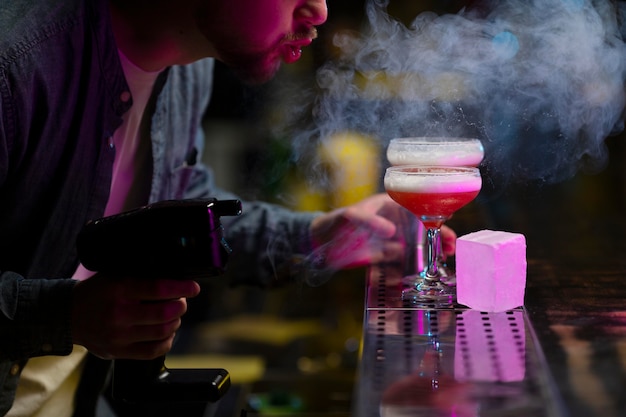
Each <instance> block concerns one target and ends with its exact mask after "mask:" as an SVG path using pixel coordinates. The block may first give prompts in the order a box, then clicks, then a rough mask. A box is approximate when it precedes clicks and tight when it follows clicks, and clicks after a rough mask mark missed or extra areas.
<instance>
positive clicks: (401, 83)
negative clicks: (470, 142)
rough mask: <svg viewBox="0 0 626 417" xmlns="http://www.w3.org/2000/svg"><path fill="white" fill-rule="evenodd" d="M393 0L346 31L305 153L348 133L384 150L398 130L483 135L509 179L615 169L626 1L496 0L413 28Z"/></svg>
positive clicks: (425, 17)
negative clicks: (612, 155) (611, 147)
mask: <svg viewBox="0 0 626 417" xmlns="http://www.w3.org/2000/svg"><path fill="white" fill-rule="evenodd" d="M387 6H388V1H387V0H370V1H369V2H368V3H367V5H366V16H367V25H366V28H364V30H363V31H361V32H360V33H358V34H357V33H341V34H338V35H336V36H335V38H334V45H335V46H336V47H337V48H338V49H339V51H340V54H339V57H338V58H337V59H335V60H333V61H330V62H327V63H326V64H324V65H323V66H322V67H321V68H320V69H319V70H318V72H317V75H316V81H317V87H316V89H315V91H314V92H313V93H314V97H312V98H311V102H313V103H314V105H313V108H312V109H311V108H307V109H306V112H307V113H308V114H310V115H311V114H312V120H310V121H311V124H310V126H309V128H308V129H304V130H301V131H300V133H299V134H297V135H296V137H295V142H294V144H295V147H296V148H295V149H296V151H297V152H300V153H305V152H306V154H307V156H310V152H308V150H310V148H308V147H309V146H311V144H312V143H315V142H316V141H323V140H324V139H325V138H327V137H329V135H331V134H332V133H333V132H336V131H345V130H350V131H359V132H363V133H364V134H367V135H371V136H373V137H375V138H377V139H378V140H380V141H381V146H382V149H384V147H385V146H386V143H387V141H388V140H389V139H391V138H394V137H405V136H474V137H478V138H480V139H481V140H482V141H483V143H484V146H485V151H486V158H485V161H484V169H485V171H486V172H487V173H488V175H490V176H491V177H492V180H493V181H495V182H499V183H500V184H501V185H500V186H502V184H505V183H508V182H510V181H516V182H517V181H524V182H527V181H539V182H557V181H561V180H564V179H566V178H569V177H571V176H573V175H574V174H575V173H576V172H578V171H579V170H580V169H587V170H599V169H601V168H603V167H604V164H605V163H606V158H607V151H606V148H605V144H604V140H605V139H606V138H607V137H608V136H610V135H612V134H615V133H618V132H620V131H621V130H622V129H623V127H624V125H623V118H624V105H625V95H626V90H625V79H626V46H625V43H624V39H625V36H624V24H623V20H621V19H623V16H624V14H625V13H626V7H624V3H623V2H618V3H615V2H611V1H609V0H598V1H587V0H536V1H532V0H503V1H488V2H482V3H481V6H479V7H478V6H477V7H474V8H466V9H463V10H462V11H461V12H459V13H458V14H454V15H452V14H449V15H441V16H440V15H436V14H434V13H422V14H420V15H418V16H417V17H416V18H415V19H414V21H413V22H412V23H411V24H410V25H408V26H406V25H404V24H403V23H401V22H399V21H398V20H396V19H394V18H392V17H391V16H390V15H389V14H388V13H387ZM620 16H621V17H620ZM298 99H299V100H300V102H302V101H303V99H302V97H299V98H298ZM290 106H291V107H292V108H295V106H294V103H290ZM300 110H302V108H300ZM311 110H312V112H311ZM299 123H300V124H299V126H300V127H301V126H302V123H301V120H300V122H299Z"/></svg>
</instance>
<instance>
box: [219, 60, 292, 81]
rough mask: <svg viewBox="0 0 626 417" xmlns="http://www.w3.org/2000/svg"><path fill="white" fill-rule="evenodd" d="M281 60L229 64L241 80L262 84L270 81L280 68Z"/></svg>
mask: <svg viewBox="0 0 626 417" xmlns="http://www.w3.org/2000/svg"><path fill="white" fill-rule="evenodd" d="M280 65H281V61H280V60H276V61H272V62H262V63H261V62H257V63H255V64H253V65H250V64H248V65H235V66H231V69H232V71H233V73H234V74H235V75H236V76H237V78H239V79H240V80H241V81H242V82H244V83H246V84H250V85H258V84H263V83H266V82H268V81H270V80H271V79H272V78H274V76H275V75H276V73H277V72H278V70H279V69H280Z"/></svg>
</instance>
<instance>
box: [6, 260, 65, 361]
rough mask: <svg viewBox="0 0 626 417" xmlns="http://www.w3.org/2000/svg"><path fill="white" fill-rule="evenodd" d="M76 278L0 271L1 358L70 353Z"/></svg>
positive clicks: (10, 358) (25, 357) (9, 358)
mask: <svg viewBox="0 0 626 417" xmlns="http://www.w3.org/2000/svg"><path fill="white" fill-rule="evenodd" d="M75 283H76V281H74V280H71V279H53V280H45V279H24V278H23V277H21V276H20V275H18V274H16V273H13V272H9V271H0V335H2V337H0V360H6V359H8V360H21V359H27V358H30V357H34V356H43V355H67V354H69V353H70V352H71V350H72V332H71V305H72V291H73V288H74V285H75Z"/></svg>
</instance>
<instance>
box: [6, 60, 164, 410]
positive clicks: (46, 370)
mask: <svg viewBox="0 0 626 417" xmlns="http://www.w3.org/2000/svg"><path fill="white" fill-rule="evenodd" d="M119 56H120V60H121V63H122V68H123V69H124V75H125V76H126V81H127V83H128V86H129V87H130V93H131V95H132V99H133V105H132V107H131V109H130V110H129V111H128V112H126V113H125V114H124V116H123V122H122V125H121V126H120V127H119V128H118V129H117V130H116V131H115V132H114V134H113V141H114V143H115V148H116V153H115V161H114V163H113V178H112V181H111V194H110V196H109V200H108V202H107V206H106V209H105V215H107V216H108V215H112V214H116V213H119V212H121V211H124V210H127V209H129V208H132V207H136V206H139V205H141V204H145V203H146V201H145V199H146V198H147V195H148V193H149V191H150V182H149V181H150V177H151V175H150V174H151V172H150V171H151V170H150V169H149V168H150V158H151V155H152V154H151V152H149V150H150V149H149V146H150V141H149V140H148V135H145V134H143V132H144V130H143V129H144V126H145V129H148V128H149V121H144V124H142V120H143V115H144V111H145V109H146V106H147V104H148V100H149V99H150V94H151V93H152V88H153V87H154V83H155V81H156V78H157V76H158V75H159V72H160V71H157V72H147V71H144V70H142V69H141V68H139V67H137V66H136V65H134V64H133V63H132V62H130V61H129V60H128V58H126V56H124V54H123V53H122V52H121V51H119ZM91 275H93V272H91V271H89V270H87V269H85V268H84V267H83V266H82V264H81V265H79V267H78V269H77V270H76V272H75V273H74V275H73V277H72V278H74V279H77V280H84V279H87V278H89V277H90V276H91ZM86 354H87V350H86V349H85V348H84V347H82V346H77V345H75V346H74V349H73V351H72V353H71V354H70V355H68V356H41V357H36V358H31V359H29V361H28V363H27V365H26V366H25V367H24V369H23V371H22V374H21V377H20V383H19V385H18V387H17V392H16V395H15V401H14V403H13V406H12V408H11V409H10V410H9V413H8V414H7V417H50V416H54V417H71V416H72V414H73V412H74V401H73V398H74V394H75V392H76V389H77V387H78V383H79V381H80V375H81V370H82V367H83V364H84V359H85V356H86Z"/></svg>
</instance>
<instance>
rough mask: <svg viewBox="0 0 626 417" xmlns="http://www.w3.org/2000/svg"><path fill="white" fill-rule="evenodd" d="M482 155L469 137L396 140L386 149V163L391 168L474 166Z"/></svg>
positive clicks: (480, 150) (481, 145)
mask: <svg viewBox="0 0 626 417" xmlns="http://www.w3.org/2000/svg"><path fill="white" fill-rule="evenodd" d="M484 156H485V150H484V148H483V144H482V142H481V141H480V140H478V139H473V138H455V137H414V138H396V139H391V140H390V141H389V145H388V146H387V160H388V161H389V163H390V164H391V165H392V166H399V165H428V166H447V167H477V166H478V165H480V163H481V162H482V160H483V158H484Z"/></svg>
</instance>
